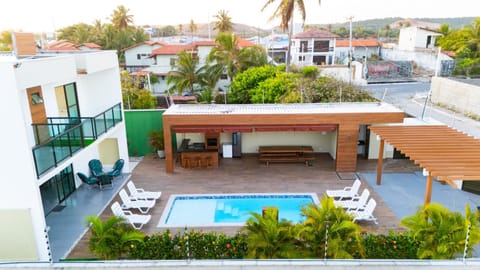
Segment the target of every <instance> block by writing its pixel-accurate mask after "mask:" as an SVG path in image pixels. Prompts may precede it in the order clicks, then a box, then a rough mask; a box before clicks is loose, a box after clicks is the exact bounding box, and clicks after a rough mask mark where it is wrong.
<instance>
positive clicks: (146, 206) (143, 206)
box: [119, 188, 155, 214]
mask: <svg viewBox="0 0 480 270" xmlns="http://www.w3.org/2000/svg"><path fill="white" fill-rule="evenodd" d="M119 195H120V198H121V199H122V208H123V209H131V208H137V209H138V210H139V211H140V212H142V213H143V214H146V213H147V212H148V210H150V208H152V207H153V206H154V205H155V201H147V200H136V201H135V200H132V199H130V197H129V196H128V194H127V192H126V191H125V189H123V188H122V190H120V193H119Z"/></svg>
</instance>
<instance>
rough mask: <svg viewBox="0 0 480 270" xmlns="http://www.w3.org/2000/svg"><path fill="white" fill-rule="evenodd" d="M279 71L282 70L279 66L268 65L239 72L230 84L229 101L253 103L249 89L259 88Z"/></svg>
mask: <svg viewBox="0 0 480 270" xmlns="http://www.w3.org/2000/svg"><path fill="white" fill-rule="evenodd" d="M278 72H280V71H279V70H278V68H275V67H272V66H268V65H266V66H262V67H255V68H250V69H247V70H245V71H243V72H241V73H238V75H237V76H236V77H235V80H233V82H232V84H231V85H230V95H229V102H230V101H231V103H236V104H248V103H252V101H251V96H250V93H249V91H250V90H251V89H255V88H257V87H258V85H259V84H260V83H261V82H263V81H265V80H266V79H267V78H272V77H275V76H276V74H277V73H278Z"/></svg>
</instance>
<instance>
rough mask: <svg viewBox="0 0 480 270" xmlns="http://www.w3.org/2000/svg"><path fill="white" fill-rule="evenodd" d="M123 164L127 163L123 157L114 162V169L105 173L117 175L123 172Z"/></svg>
mask: <svg viewBox="0 0 480 270" xmlns="http://www.w3.org/2000/svg"><path fill="white" fill-rule="evenodd" d="M123 165H125V161H124V160H123V159H119V160H117V161H115V163H114V164H113V168H112V170H111V171H109V172H107V173H105V174H106V175H109V176H112V177H117V176H119V175H120V174H121V173H122V169H123Z"/></svg>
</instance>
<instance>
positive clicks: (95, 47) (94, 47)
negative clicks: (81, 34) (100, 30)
mask: <svg viewBox="0 0 480 270" xmlns="http://www.w3.org/2000/svg"><path fill="white" fill-rule="evenodd" d="M80 46H85V47H88V48H90V49H101V48H102V46H100V45H98V44H96V43H93V42H89V43H83V44H81V45H80Z"/></svg>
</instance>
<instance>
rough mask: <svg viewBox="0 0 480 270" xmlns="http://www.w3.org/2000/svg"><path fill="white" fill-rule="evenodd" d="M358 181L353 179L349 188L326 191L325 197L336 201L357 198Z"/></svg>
mask: <svg viewBox="0 0 480 270" xmlns="http://www.w3.org/2000/svg"><path fill="white" fill-rule="evenodd" d="M360 184H361V182H360V180H358V179H355V182H353V185H352V186H351V187H345V188H344V189H336V190H327V191H326V193H327V196H328V197H332V198H336V200H343V199H345V198H354V197H356V196H358V190H359V189H360Z"/></svg>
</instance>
